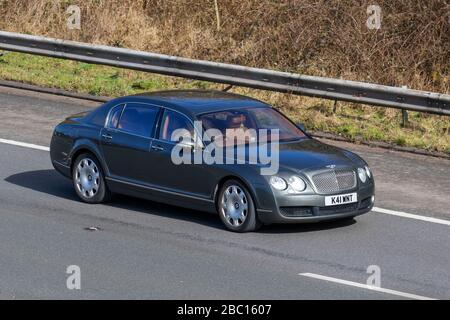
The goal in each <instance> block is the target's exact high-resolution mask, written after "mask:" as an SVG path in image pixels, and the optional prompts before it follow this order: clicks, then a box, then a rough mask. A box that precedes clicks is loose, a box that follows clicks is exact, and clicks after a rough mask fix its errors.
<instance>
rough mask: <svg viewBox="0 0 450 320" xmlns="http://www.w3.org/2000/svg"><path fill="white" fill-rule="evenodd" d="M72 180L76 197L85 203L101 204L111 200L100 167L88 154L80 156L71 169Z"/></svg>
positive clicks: (94, 158)
mask: <svg viewBox="0 0 450 320" xmlns="http://www.w3.org/2000/svg"><path fill="white" fill-rule="evenodd" d="M72 180H73V186H74V188H75V192H76V193H77V195H78V197H79V198H80V199H81V200H82V201H84V202H87V203H102V202H106V201H109V200H110V199H111V192H110V191H109V189H108V186H107V185H106V183H105V177H104V174H103V170H102V167H101V166H100V163H99V162H98V160H97V158H96V157H95V156H94V155H92V154H90V153H83V154H80V155H79V156H78V157H77V158H76V159H75V163H74V165H73V168H72Z"/></svg>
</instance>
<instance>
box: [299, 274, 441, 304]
mask: <svg viewBox="0 0 450 320" xmlns="http://www.w3.org/2000/svg"><path fill="white" fill-rule="evenodd" d="M298 275H299V276H303V277H308V278H313V279H318V280H324V281H329V282H333V283H338V284H343V285H347V286H352V287H356V288H361V289H366V290H371V291H376V292H381V293H387V294H391V295H396V296H400V297H403V298H409V299H415V300H437V299H435V298H429V297H425V296H420V295H417V294H412V293H407V292H402V291H397V290H392V289H385V288H381V287H375V286H370V285H367V284H364V283H359V282H353V281H348V280H343V279H338V278H333V277H327V276H323V275H320V274H316V273H309V272H305V273H299V274H298Z"/></svg>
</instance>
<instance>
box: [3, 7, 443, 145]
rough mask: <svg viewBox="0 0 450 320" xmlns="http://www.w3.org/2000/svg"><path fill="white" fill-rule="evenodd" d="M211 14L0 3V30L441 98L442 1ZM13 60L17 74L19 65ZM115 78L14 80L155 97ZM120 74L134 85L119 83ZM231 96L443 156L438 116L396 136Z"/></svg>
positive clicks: (286, 99) (324, 107) (343, 113)
mask: <svg viewBox="0 0 450 320" xmlns="http://www.w3.org/2000/svg"><path fill="white" fill-rule="evenodd" d="M71 4H77V5H79V6H80V7H81V12H82V17H81V30H68V28H67V26H66V19H67V17H68V15H67V14H66V13H65V11H66V9H67V7H68V6H69V5H71ZM371 4H378V5H380V6H381V8H382V17H383V21H382V26H381V29H380V30H369V29H368V28H367V27H366V20H367V13H366V8H367V6H368V5H371ZM218 5H219V14H220V22H221V24H220V28H217V20H216V11H215V7H214V1H213V0H202V1H198V0H197V1H195V0H121V1H119V0H84V1H69V0H67V1H63V0H61V1H57V0H28V1H26V0H0V17H1V18H0V29H3V30H8V31H14V32H23V33H30V34H37V35H45V36H51V37H56V38H64V39H71V40H77V41H84V42H91V43H101V44H107V45H113V46H121V47H128V48H134V49H138V50H147V51H154V52H160V53H166V54H172V55H178V56H184V57H191V58H199V59H207V60H214V61H221V62H228V63H237V64H242V65H248V66H256V67H263V68H270V69H277V70H284V71H291V72H298V73H303V74H310V75H318V76H329V77H338V78H339V77H341V78H344V79H349V80H360V81H366V82H375V83H381V84H386V85H396V86H400V85H407V86H408V87H410V88H414V89H421V90H430V91H435V92H443V93H449V92H450V90H449V89H450V17H449V12H450V5H449V3H448V0H396V1H389V0H377V1H376V2H375V1H373V0H357V1H355V0H316V1H313V0H301V1H300V0H290V1H288V0H282V1H276V0H246V1H242V0H239V1H238V0H218ZM17 59H18V60H17V62H18V63H19V62H20V63H19V65H20V64H21V63H24V62H23V60H21V59H22V58H17ZM43 61H44V60H43ZM45 61H47V60H45ZM8 63H11V64H12V65H11V66H10V68H9V69H8V70H9V71H7V70H4V71H3V72H0V74H2V77H3V78H11V79H17V78H18V76H16V75H12V74H11V73H8V72H17V70H18V69H17V66H18V65H13V64H14V62H11V61H10V62H8ZM4 66H5V65H4ZM1 67H2V65H1V64H0V68H1ZM30 68H31V69H32V68H34V66H32V67H30ZM31 69H30V70H31ZM93 70H96V71H99V70H104V69H93ZM0 71H1V70H0ZM120 74H121V76H120V77H119V80H120V81H121V82H120V85H121V86H122V87H120V88H117V89H111V87H108V86H109V85H110V86H118V85H119V84H118V82H117V81H115V80H114V78H112V79H113V80H110V79H109V78H108V80H107V82H102V81H103V80H102V81H100V80H98V79H97V80H96V81H94V82H93V83H91V84H86V89H83V88H81V89H80V88H78V87H77V86H78V85H77V84H76V83H75V82H74V81H71V80H69V78H70V77H71V75H70V74H65V75H64V77H62V72H60V74H59V75H58V76H57V77H54V79H57V80H55V82H52V81H47V80H48V79H46V77H41V78H40V79H37V78H36V79H34V78H33V77H32V76H30V74H29V73H28V74H24V75H22V76H21V77H19V78H20V79H21V78H23V80H24V81H27V82H35V83H41V82H42V81H44V82H45V83H47V84H50V85H55V86H56V85H57V84H56V83H59V84H61V85H63V83H65V84H64V85H66V86H68V87H69V88H70V87H74V88H75V89H76V90H78V89H80V90H82V91H91V90H94V91H93V92H95V93H97V92H98V93H101V92H104V93H105V92H106V93H113V94H116V93H117V94H118V93H121V92H122V91H124V92H130V90H129V89H126V88H128V86H129V85H130V84H131V85H133V88H135V86H134V84H133V83H134V81H136V79H140V80H139V81H144V82H145V81H147V82H150V83H152V85H150V86H149V87H148V88H147V87H146V88H144V89H151V90H153V89H156V87H157V86H158V83H160V82H158V81H159V80H157V81H156V82H154V81H153V80H152V79H155V77H154V76H152V75H145V74H144V75H139V76H135V74H134V73H127V72H123V73H120ZM128 74H133V76H130V77H129V78H127V75H128ZM58 77H59V78H58ZM146 77H147V78H148V80H145V78H146ZM63 78H64V79H67V80H61V79H63ZM74 79H75V77H74ZM157 79H160V78H157ZM152 81H153V82H152ZM87 82H89V81H87ZM45 83H42V84H45ZM101 83H107V84H104V85H106V86H107V87H105V89H104V90H103V89H102V88H101V86H100V85H97V84H101ZM175 83H176V84H177V85H180V86H181V84H180V82H176V81H175V82H174V81H172V80H171V81H168V82H167V83H165V84H163V85H161V86H162V87H167V85H170V84H175ZM198 84H199V85H201V86H204V84H203V83H200V82H199V83H198ZM144 87H145V85H144ZM77 88H78V89H77ZM133 90H134V89H133ZM236 91H239V92H243V93H247V94H250V95H252V96H256V97H258V98H261V99H263V100H266V101H269V102H271V103H273V104H274V105H275V106H279V107H281V108H283V109H284V110H285V111H287V112H288V113H289V114H290V115H291V116H292V117H294V118H297V119H301V120H303V121H307V122H308V125H309V127H310V128H312V129H317V130H322V131H329V132H334V133H340V134H342V135H345V136H347V137H350V138H354V137H361V138H363V139H367V140H384V141H390V142H393V143H397V144H400V145H411V146H417V147H420V148H425V149H435V150H441V151H446V152H450V136H449V127H450V120H448V119H447V118H445V117H437V116H431V115H426V114H418V113H411V115H410V119H411V123H410V125H409V126H408V127H407V128H401V127H400V125H399V123H400V117H399V112H398V111H397V110H393V109H385V108H370V107H364V106H355V105H352V104H340V107H339V108H338V112H337V113H336V114H334V113H332V112H331V110H332V102H329V101H323V100H318V99H310V98H302V97H295V96H291V95H286V94H278V93H271V92H264V91H258V90H251V89H244V88H238V89H236ZM299 107H300V108H299Z"/></svg>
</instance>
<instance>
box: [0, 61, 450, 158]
mask: <svg viewBox="0 0 450 320" xmlns="http://www.w3.org/2000/svg"><path fill="white" fill-rule="evenodd" d="M0 78H1V79H4V80H13V81H19V82H24V83H30V84H35V85H41V86H46V87H54V88H60V89H64V90H69V91H74V92H80V93H89V94H93V95H105V96H112V97H115V96H121V95H127V94H135V93H140V92H145V91H155V90H163V89H174V88H177V89H222V88H223V87H224V86H223V85H220V84H214V83H209V82H205V81H193V80H186V79H181V78H176V77H166V76H161V75H156V74H148V73H145V72H138V71H132V70H124V69H118V68H113V67H107V66H98V65H92V64H87V63H81V62H74V61H67V60H61V59H54V58H46V57H38V56H33V55H27V54H21V53H13V52H6V53H4V54H3V55H2V56H0ZM231 91H233V92H236V93H241V94H246V95H249V96H252V97H255V98H258V99H261V100H263V101H266V102H268V103H270V104H272V105H273V106H275V107H277V108H279V109H280V110H282V111H283V112H285V113H286V114H287V115H288V116H290V117H291V118H292V119H293V120H295V121H301V122H304V123H305V125H306V127H307V128H308V130H317V131H323V132H330V133H334V134H339V135H341V136H343V137H346V138H348V139H350V140H364V141H383V142H388V143H392V144H396V145H399V146H407V147H416V148H420V149H424V150H430V151H440V152H445V153H447V154H450V118H448V117H445V116H436V115H429V114H424V113H419V112H409V122H408V123H407V125H406V126H404V127H403V126H402V121H401V112H400V111H399V110H395V109H388V108H378V107H370V106H362V105H358V104H352V103H343V102H338V104H337V106H336V112H333V107H334V102H333V101H327V100H322V99H315V98H308V97H299V96H294V95H289V94H282V93H274V92H267V91H262V90H254V89H248V88H240V87H235V88H233V89H232V90H231Z"/></svg>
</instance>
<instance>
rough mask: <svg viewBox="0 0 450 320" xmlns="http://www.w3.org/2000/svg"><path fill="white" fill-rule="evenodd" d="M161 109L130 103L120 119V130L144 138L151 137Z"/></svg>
mask: <svg viewBox="0 0 450 320" xmlns="http://www.w3.org/2000/svg"><path fill="white" fill-rule="evenodd" d="M158 111H159V108H158V107H155V106H151V105H144V104H137V103H129V104H127V105H126V106H125V109H124V110H123V112H122V116H121V117H120V119H119V124H118V126H117V128H118V129H120V130H122V131H126V132H129V133H132V134H136V135H139V136H143V137H151V134H152V131H153V127H154V125H155V121H156V117H157V115H158Z"/></svg>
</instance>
